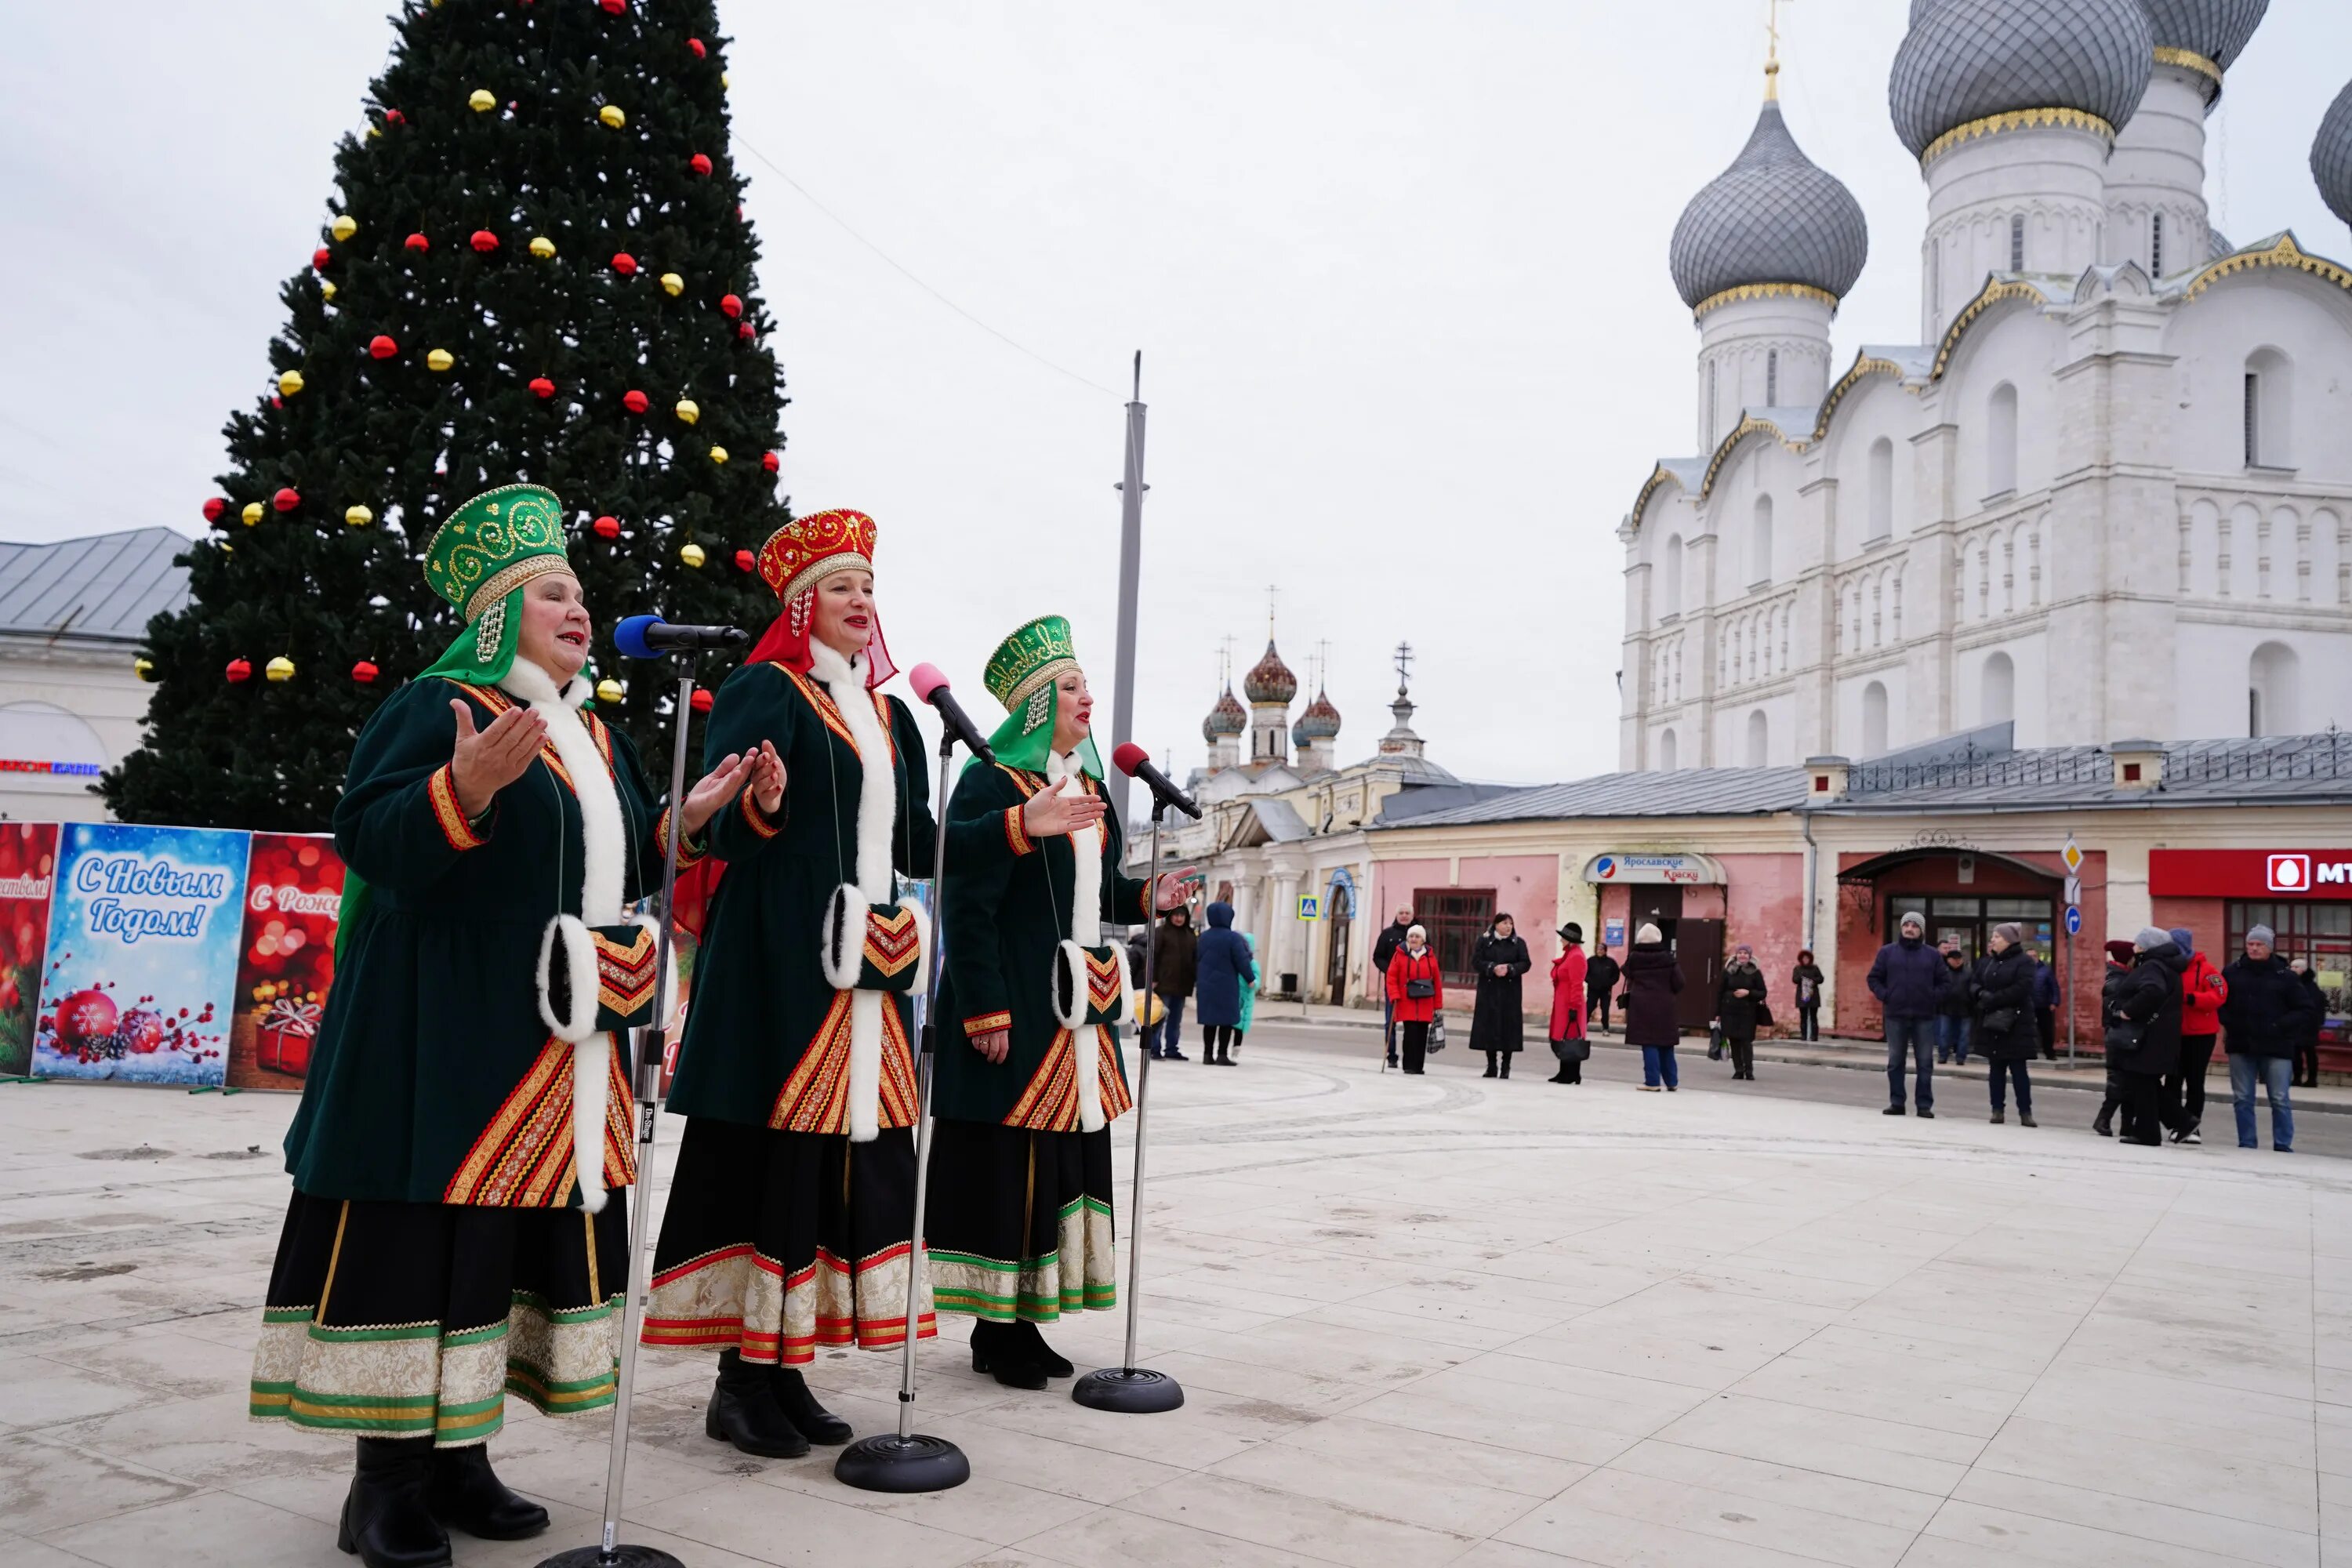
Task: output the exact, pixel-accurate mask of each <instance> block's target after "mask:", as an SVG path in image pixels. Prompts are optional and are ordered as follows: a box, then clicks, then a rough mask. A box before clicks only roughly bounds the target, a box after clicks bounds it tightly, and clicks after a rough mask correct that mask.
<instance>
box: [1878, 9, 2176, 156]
mask: <svg viewBox="0 0 2352 1568" xmlns="http://www.w3.org/2000/svg"><path fill="white" fill-rule="evenodd" d="M2155 71H2156V36H2155V33H2154V31H2153V30H2152V27H2151V25H2150V23H2149V21H2148V15H2147V12H2146V11H2145V10H2143V9H2141V7H2140V5H2139V4H2138V0H1937V3H1936V4H1934V5H1930V6H1927V7H1925V8H1922V9H1920V10H1919V11H1917V12H1916V14H1915V17H1914V21H1913V25H1912V27H1911V31H1910V34H1909V36H1908V37H1906V38H1905V39H1904V40H1903V45H1902V47H1900V48H1899V49H1897V50H1896V51H1895V68H1894V70H1893V71H1892V73H1890V75H1889V78H1888V80H1887V88H1886V97H1887V107H1888V109H1889V110H1891V111H1892V113H1893V115H1894V119H1895V134H1896V135H1897V136H1899V137H1900V138H1902V141H1903V144H1904V145H1905V146H1906V147H1908V148H1909V149H1911V153H1912V155H1913V156H1914V157H1918V156H1922V155H1924V154H1925V153H1927V148H1928V147H1929V145H1930V144H1932V143H1933V142H1935V141H1936V139H1937V137H1939V136H1941V135H1943V134H1944V133H1945V132H1948V131H1952V130H1955V129H1957V128H1958V127H1959V126H1962V125H1967V124H1970V123H1972V122H1974V121H1980V120H1987V119H1990V118H1991V117H1993V116H1995V115H1999V114H2003V113H2007V112H2010V111H2011V110H2032V109H2071V110H2078V111H2081V112H2083V113H2087V114H2094V115H2096V116H2098V118H2100V119H2101V120H2104V121H2106V123H2107V124H2108V126H2109V127H2110V128H2112V129H2114V130H2120V129H2122V127H2123V125H2124V123H2125V122H2126V121H2128V120H2130V119H2131V117H2132V111H2133V110H2136V109H2137V108H2138V107H2139V100H2140V95H2141V94H2142V93H2144V92H2146V91H2147V83H2148V78H2149V77H2151V76H2152V75H2154V74H2155Z"/></svg>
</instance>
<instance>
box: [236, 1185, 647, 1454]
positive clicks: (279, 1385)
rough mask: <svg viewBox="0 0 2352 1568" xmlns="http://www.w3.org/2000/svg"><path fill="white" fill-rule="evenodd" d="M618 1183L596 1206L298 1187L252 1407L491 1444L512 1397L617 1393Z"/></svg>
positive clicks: (624, 1230)
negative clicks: (319, 1192) (406, 1197)
mask: <svg viewBox="0 0 2352 1568" xmlns="http://www.w3.org/2000/svg"><path fill="white" fill-rule="evenodd" d="M628 1264H629V1221H628V1193H627V1190H626V1189H625V1188H619V1189H615V1190H614V1192H613V1194H612V1198H611V1201H610V1202H608V1203H606V1204H605V1205H604V1212H603V1213H602V1214H598V1215H591V1214H588V1213H587V1212H586V1211H584V1210H582V1209H572V1208H562V1209H558V1208H488V1207H471V1206H467V1205H457V1204H404V1203H374V1202H363V1201H360V1200H356V1199H353V1200H345V1199H341V1198H315V1197H311V1196H310V1195H309V1194H305V1193H300V1192H297V1193H296V1194H294V1196H293V1199H292V1201H290V1202H289V1204H288V1205H286V1225H285V1228H284V1229H283V1230H282V1231H281V1232H280V1233H279V1235H278V1261H277V1263H276V1264H275V1266H273V1267H272V1268H271V1269H270V1275H269V1291H268V1296H267V1297H266V1298H265V1302H266V1304H265V1306H264V1307H263V1310H262V1314H261V1320H262V1329H261V1342H260V1344H259V1346H258V1347H257V1349H256V1350H255V1352H254V1357H253V1389H252V1404H251V1414H252V1415H253V1418H254V1419H255V1420H257V1421H286V1422H290V1423H291V1424H292V1425H294V1426H307V1427H310V1428H312V1429H314V1430H317V1431H322V1432H335V1433H340V1434H342V1435H345V1436H362V1437H427V1436H429V1437H431V1438H433V1439H434V1441H435V1442H436V1444H437V1445H439V1446H440V1447H445V1448H456V1447H465V1446H466V1445H467V1444H471V1443H480V1442H485V1441H487V1440H488V1438H489V1436H491V1435H492V1434H493V1433H495V1432H497V1431H498V1429H499V1426H501V1425H502V1424H503V1423H504V1421H505V1419H506V1395H507V1394H509V1393H512V1394H517V1395H519V1396H520V1397H521V1398H522V1399H523V1400H524V1401H525V1402H526V1403H528V1404H530V1405H531V1406H532V1407H533V1408H535V1409H537V1410H539V1411H541V1412H542V1413H543V1414H546V1415H582V1414H584V1413H586V1412H589V1411H593V1410H602V1409H604V1408H605V1407H606V1406H608V1405H611V1404H612V1403H613V1398H614V1379H615V1368H616V1366H617V1364H618V1363H617V1361H616V1359H615V1352H616V1350H617V1349H618V1344H619V1339H620V1322H621V1302H622V1298H623V1297H624V1296H625V1294H626V1293H627V1290H628Z"/></svg>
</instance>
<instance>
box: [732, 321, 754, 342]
mask: <svg viewBox="0 0 2352 1568" xmlns="http://www.w3.org/2000/svg"><path fill="white" fill-rule="evenodd" d="M735 335H736V336H737V337H739V338H740V339H742V340H743V341H744V342H747V343H748V342H751V340H752V339H753V338H755V337H758V336H759V334H758V333H757V332H755V331H752V330H751V322H749V321H746V322H744V323H743V324H742V325H741V326H740V327H738V328H736V329H735Z"/></svg>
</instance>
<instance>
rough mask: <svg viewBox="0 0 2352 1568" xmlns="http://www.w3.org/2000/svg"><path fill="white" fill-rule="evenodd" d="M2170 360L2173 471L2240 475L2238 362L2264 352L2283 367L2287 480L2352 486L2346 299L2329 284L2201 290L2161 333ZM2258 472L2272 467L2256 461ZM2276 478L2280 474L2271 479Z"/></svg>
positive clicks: (2230, 282)
mask: <svg viewBox="0 0 2352 1568" xmlns="http://www.w3.org/2000/svg"><path fill="white" fill-rule="evenodd" d="M2164 346H2165V348H2166V350H2167V351H2168V353H2172V354H2173V355H2175V356H2176V357H2177V359H2178V361H2179V365H2178V370H2177V373H2176V374H2177V402H2178V403H2179V404H2181V405H2185V406H2184V407H2182V408H2181V409H2180V410H2179V415H2178V416H2177V418H2176V419H2175V420H2174V439H2173V453H2174V455H2173V458H2172V462H2173V466H2174V467H2175V468H2178V469H2179V470H2180V471H2181V472H2183V473H2189V474H2200V475H2215V476H2221V475H2244V474H2245V473H2246V471H2247V470H2246V461H2245V456H2246V453H2245V375H2246V372H2247V369H2248V364H2247V362H2248V360H2249V359H2250V358H2251V357H2252V356H2253V355H2254V354H2255V353H2257V352H2258V351H2261V350H2263V349H2270V350H2273V351H2276V352H2277V353H2280V354H2282V355H2283V356H2284V361H2285V363H2286V364H2287V366H2288V368H2289V370H2290V373H2291V374H2290V382H2291V387H2292V393H2291V404H2292V408H2291V415H2290V418H2289V420H2288V426H2289V428H2288V435H2287V443H2286V451H2285V454H2284V456H2285V458H2286V462H2285V464H2284V466H2286V467H2291V468H2293V469H2294V476H2293V479H2294V483H2296V484H2300V485H2325V486H2329V487H2333V488H2335V489H2337V491H2338V492H2339V493H2341V491H2342V490H2343V489H2352V442H2347V441H2346V440H2344V439H2343V433H2344V432H2345V431H2346V430H2347V429H2352V299H2347V297H2346V296H2345V294H2344V291H2343V290H2341V289H2336V288H2334V287H2332V286H2324V285H2321V284H2318V283H2316V282H2315V281H2313V280H2310V279H2304V278H2302V277H2300V276H2290V275H2287V274H2284V273H2281V272H2277V271H2261V272H2249V273H2242V274H2240V275H2238V276H2236V277H2232V278H2226V279H2221V280H2220V281H2218V282H2215V283H2213V284H2210V286H2208V288H2207V289H2206V290H2205V292H2203V293H2202V294H2200V295H2199V296H2198V297H2197V298H2196V299H2194V300H2189V301H2188V302H2187V303H2185V304H2183V305H2181V306H2180V307H2179V309H2178V310H2177V311H2175V312H2174V314H2173V317H2172V320H2171V321H2170V322H2169V323H2168V326H2167V328H2166V331H2165V336H2164ZM2270 456H2271V454H2269V453H2264V454H2263V458H2264V464H2263V466H2264V467H2265V468H2268V467H2273V466H2279V465H2273V464H2272V463H2271V462H2270V461H2269V458H2270ZM2274 477H2276V478H2280V479H2284V476H2274Z"/></svg>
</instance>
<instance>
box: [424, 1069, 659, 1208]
mask: <svg viewBox="0 0 2352 1568" xmlns="http://www.w3.org/2000/svg"><path fill="white" fill-rule="evenodd" d="M606 1061H607V1062H608V1064H609V1067H608V1073H609V1076H610V1078H611V1079H612V1088H611V1090H610V1092H609V1093H607V1094H606V1096H605V1099H604V1184H605V1186H607V1187H625V1186H627V1185H628V1184H630V1183H632V1182H634V1181H635V1180H636V1170H635V1163H636V1149H635V1134H636V1129H635V1127H634V1126H633V1125H632V1124H631V1121H630V1114H631V1110H632V1109H633V1108H634V1105H635V1101H634V1100H632V1099H631V1097H630V1091H629V1085H628V1082H627V1080H626V1079H624V1078H623V1077H622V1076H621V1061H620V1053H619V1052H618V1051H610V1052H607V1053H606ZM578 1184H579V1183H578V1179H577V1174H576V1173H575V1172H574V1170H573V1167H572V1047H570V1046H567V1045H565V1044H564V1043H563V1042H562V1041H561V1040H556V1039H551V1040H549V1041H548V1042H547V1043H546V1044H545V1045H544V1046H542V1047H540V1052H539V1058H538V1059H537V1060H535V1061H533V1062H532V1063H531V1065H530V1071H529V1072H526V1073H524V1074H523V1077H522V1081H521V1082H520V1083H519V1084H517V1085H516V1086H515V1088H514V1089H513V1091H512V1092H511V1093H509V1095H508V1096H507V1098H506V1100H505V1102H504V1103H502V1104H501V1105H500V1106H499V1109H498V1111H497V1113H496V1114H495V1115H493V1116H492V1117H491V1118H490V1120H489V1124H488V1126H486V1127H484V1128H483V1129H482V1132H481V1135H480V1136H479V1137H478V1138H477V1139H475V1140H474V1146H473V1148H472V1149H470V1150H468V1151H467V1154H466V1157H465V1159H464V1160H462V1161H460V1162H459V1163H458V1165H457V1172H456V1173H455V1174H453V1175H452V1176H451V1177H450V1178H449V1184H448V1186H447V1187H446V1189H444V1190H443V1192H442V1194H441V1201H442V1202H443V1203H446V1204H464V1205H470V1206H473V1207H477V1208H562V1207H564V1206H566V1205H569V1204H570V1203H571V1201H572V1192H573V1190H574V1189H575V1188H576V1187H577V1186H578Z"/></svg>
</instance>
